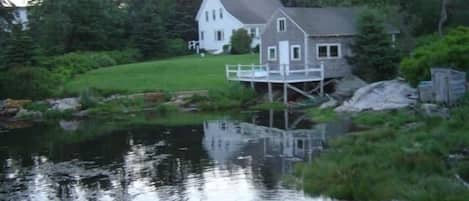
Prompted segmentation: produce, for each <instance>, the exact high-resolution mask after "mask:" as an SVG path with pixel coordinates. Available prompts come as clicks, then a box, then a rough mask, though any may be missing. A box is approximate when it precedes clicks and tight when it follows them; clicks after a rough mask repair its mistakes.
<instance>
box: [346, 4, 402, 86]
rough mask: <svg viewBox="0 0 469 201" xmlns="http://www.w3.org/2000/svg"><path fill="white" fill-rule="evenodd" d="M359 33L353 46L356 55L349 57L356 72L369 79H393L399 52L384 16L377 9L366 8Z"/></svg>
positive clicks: (360, 19) (359, 25) (360, 21)
mask: <svg viewBox="0 0 469 201" xmlns="http://www.w3.org/2000/svg"><path fill="white" fill-rule="evenodd" d="M358 29H359V32H360V33H359V35H358V36H357V37H356V40H355V43H354V44H353V45H352V46H351V48H352V51H353V53H354V56H352V57H349V58H347V59H348V61H349V63H350V64H351V65H353V66H354V74H355V75H357V76H360V77H361V78H363V79H365V80H367V81H379V80H386V79H392V78H394V77H395V76H396V75H397V69H398V62H399V54H398V51H397V49H395V48H393V47H392V42H391V40H390V38H391V36H390V35H389V34H387V33H386V29H385V26H384V20H383V18H382V17H381V16H380V15H379V14H378V12H377V11H376V10H371V9H368V10H365V11H364V12H363V13H361V15H360V18H359V21H358Z"/></svg>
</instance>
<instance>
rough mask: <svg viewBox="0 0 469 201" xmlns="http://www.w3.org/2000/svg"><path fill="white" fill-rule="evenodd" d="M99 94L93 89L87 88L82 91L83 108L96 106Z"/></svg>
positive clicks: (81, 101) (81, 103) (81, 102)
mask: <svg viewBox="0 0 469 201" xmlns="http://www.w3.org/2000/svg"><path fill="white" fill-rule="evenodd" d="M98 96H99V95H98V94H97V93H96V92H94V91H93V90H92V89H86V90H84V91H82V92H81V93H80V105H81V106H82V108H83V109H88V108H93V107H96V106H97V105H98V103H99V100H98Z"/></svg>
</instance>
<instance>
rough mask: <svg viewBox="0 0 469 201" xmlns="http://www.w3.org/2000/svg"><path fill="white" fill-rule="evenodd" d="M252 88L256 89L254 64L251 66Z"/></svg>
mask: <svg viewBox="0 0 469 201" xmlns="http://www.w3.org/2000/svg"><path fill="white" fill-rule="evenodd" d="M251 88H252V89H254V64H251Z"/></svg>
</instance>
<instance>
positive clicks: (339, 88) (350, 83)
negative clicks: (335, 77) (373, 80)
mask: <svg viewBox="0 0 469 201" xmlns="http://www.w3.org/2000/svg"><path fill="white" fill-rule="evenodd" d="M366 85H367V83H366V82H365V81H363V80H362V79H360V78H359V77H357V76H355V75H349V76H346V77H344V78H342V79H341V80H339V81H337V84H336V86H335V92H334V94H333V95H334V96H338V97H343V98H350V97H352V96H353V93H355V91H356V90H358V89H360V88H362V87H364V86H366Z"/></svg>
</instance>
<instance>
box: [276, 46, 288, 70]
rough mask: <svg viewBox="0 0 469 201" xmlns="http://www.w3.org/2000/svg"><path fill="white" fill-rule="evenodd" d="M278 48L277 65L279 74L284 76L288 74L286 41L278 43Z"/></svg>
mask: <svg viewBox="0 0 469 201" xmlns="http://www.w3.org/2000/svg"><path fill="white" fill-rule="evenodd" d="M278 47H279V64H280V72H282V74H283V72H284V68H285V72H286V74H287V75H288V74H290V73H289V71H290V45H289V43H288V41H280V42H278Z"/></svg>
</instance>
